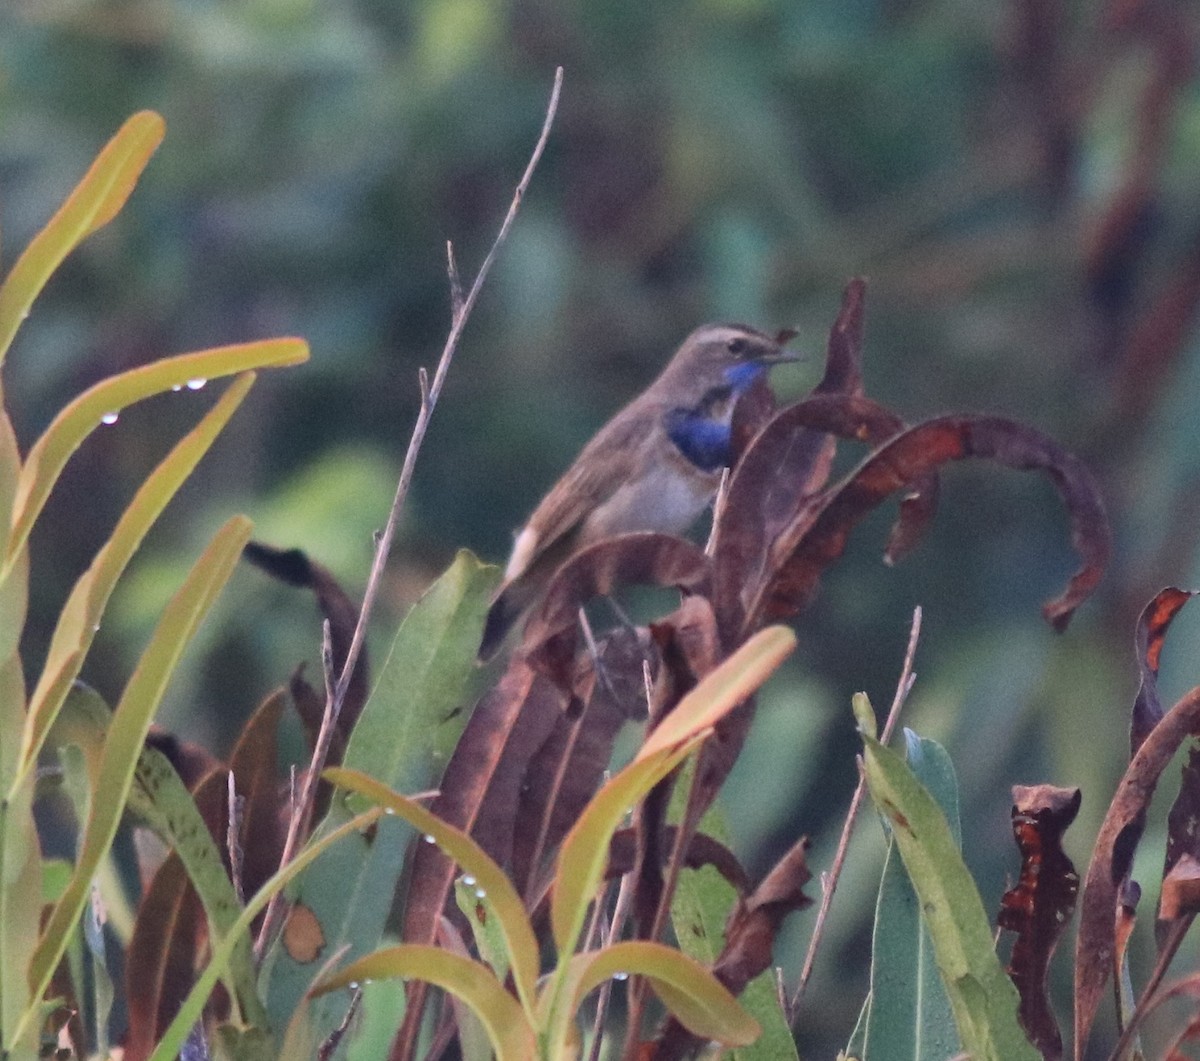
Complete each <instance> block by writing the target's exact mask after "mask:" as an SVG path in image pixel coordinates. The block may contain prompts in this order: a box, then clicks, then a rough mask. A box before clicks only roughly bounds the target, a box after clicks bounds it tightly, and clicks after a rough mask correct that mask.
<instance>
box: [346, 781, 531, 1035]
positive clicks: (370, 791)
mask: <svg viewBox="0 0 1200 1061" xmlns="http://www.w3.org/2000/svg"><path fill="white" fill-rule="evenodd" d="M325 777H326V778H327V779H328V780H329V781H331V782H332V783H333V784H335V785H337V786H339V787H340V788H344V789H346V790H348V791H350V792H355V793H357V794H358V795H360V796H363V797H365V798H366V799H368V800H370V801H371V802H372V803H375V804H377V805H378V806H380V807H383V808H384V809H385V811H386V812H387V813H389V814H394V815H396V816H397V817H400V818H403V819H404V820H405V821H406V822H408V823H409V824H410V825H412V826H413V828H415V829H417V830H418V831H419V832H421V833H422V834H423V835H424V836H425V837H432V838H433V840H434V841H435V842H436V843H437V845H438V847H440V848H441V849H442V850H443V851H444V852H445V853H446V854H447V855H448V856H449V857H450V858H452V859H454V861H455V862H457V863H458V864H459V865H460V866H461V867H462V868H463V870H464V872H466V873H469V874H470V875H471V876H473V877H474V878H475V880H476V882H477V887H479V888H480V889H482V890H483V892H484V894H485V895H486V896H487V897H488V898H489V900H490V903H491V909H492V913H493V914H494V915H495V920H496V922H497V927H498V930H499V935H500V936H501V937H503V944H504V948H505V950H506V951H507V956H508V960H509V963H510V964H511V967H512V975H513V983H514V985H515V986H516V989H517V997H518V998H520V999H521V1002H522V1004H523V1005H524V1006H525V1008H526V1010H527V1011H528V1012H530V1013H532V1012H533V1005H534V996H535V991H536V984H537V976H538V944H537V939H536V937H535V936H534V934H533V928H532V927H531V926H530V924H529V918H528V916H527V915H526V913H525V905H524V904H523V903H522V902H521V897H520V896H519V895H518V894H517V891H516V889H515V888H514V887H513V886H512V882H511V881H510V880H509V879H508V877H507V876H506V875H505V873H504V870H502V869H501V868H500V867H499V866H497V865H496V863H495V862H493V861H492V860H491V858H489V857H488V855H487V854H486V853H485V852H484V850H483V848H481V847H480V846H479V845H478V844H477V843H476V842H475V841H474V840H472V839H471V837H470V836H468V835H467V834H466V833H464V832H463V831H462V830H461V829H456V828H455V827H454V826H452V825H448V824H447V823H446V822H444V821H442V819H441V818H439V817H437V816H436V815H435V814H431V813H430V812H429V811H427V810H426V809H425V808H424V807H422V806H421V805H420V804H419V803H414V802H413V801H412V800H410V799H407V798H405V797H404V796H401V795H399V794H398V793H395V792H393V791H391V789H389V788H388V787H387V786H386V785H382V784H380V783H379V782H378V781H376V780H375V779H374V778H370V777H368V776H367V775H366V774H361V773H358V772H357V771H354V770H346V769H342V768H340V767H335V768H332V769H329V770H326V771H325Z"/></svg>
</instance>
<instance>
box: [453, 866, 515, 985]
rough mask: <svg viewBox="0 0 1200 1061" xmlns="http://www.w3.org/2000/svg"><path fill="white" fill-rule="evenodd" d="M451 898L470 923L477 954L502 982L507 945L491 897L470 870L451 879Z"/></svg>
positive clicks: (505, 976) (506, 968)
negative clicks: (452, 896) (452, 894)
mask: <svg viewBox="0 0 1200 1061" xmlns="http://www.w3.org/2000/svg"><path fill="white" fill-rule="evenodd" d="M454 902H455V904H456V905H457V906H458V908H459V910H461V911H462V915H463V917H465V918H466V919H467V924H469V925H470V926H471V934H472V935H473V936H474V937H475V949H476V950H478V951H479V957H481V958H482V959H483V960H484V961H485V962H487V964H488V966H489V967H490V968H491V970H492V973H493V974H494V975H495V977H496V979H497V980H499V981H500V982H501V983H504V981H505V980H506V979H507V978H508V964H509V963H508V945H507V944H506V943H505V939H504V932H503V930H502V927H501V924H500V918H499V917H498V916H497V915H496V910H495V907H494V906H493V904H492V897H491V896H490V895H489V894H488V893H487V892H486V891H485V890H484V889H483V888H481V887H480V886H479V881H477V880H476V879H475V878H474V877H473V876H471V874H469V873H463V874H462V875H460V876H459V877H458V878H457V879H456V880H455V881H454Z"/></svg>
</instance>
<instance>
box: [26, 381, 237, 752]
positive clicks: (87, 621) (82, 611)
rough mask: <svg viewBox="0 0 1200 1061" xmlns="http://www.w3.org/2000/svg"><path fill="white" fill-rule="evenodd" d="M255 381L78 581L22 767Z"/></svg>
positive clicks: (144, 493) (178, 453)
mask: <svg viewBox="0 0 1200 1061" xmlns="http://www.w3.org/2000/svg"><path fill="white" fill-rule="evenodd" d="M253 383H254V373H252V372H247V373H244V374H243V375H241V376H239V377H238V378H237V379H236V380H235V381H234V382H233V384H232V385H231V386H230V387H229V388H228V389H227V390H226V391H225V393H224V394H222V395H221V398H220V400H219V401H218V402H217V403H216V404H215V405H214V406H213V407H212V408H211V409H209V411H208V412H207V413H205V415H204V417H203V419H201V421H200V423H198V424H197V425H196V426H195V427H194V428H193V429H192V430H191V431H190V432H188V434H187V435H185V436H184V437H183V438H182V439H180V441H179V442H178V443H177V444H176V445H175V447H174V448H173V449H172V450H171V452H170V453H169V454H167V456H166V457H165V458H164V459H163V461H162V463H160V464H159V466H158V467H157V468H155V469H154V471H153V472H152V473H151V474H150V476H149V477H148V478H147V479H146V481H145V482H144V483H143V484H142V486H141V488H140V489H139V490H138V492H137V493H136V494H135V495H134V498H133V500H132V501H131V502H130V503H129V506H128V507H127V508H126V509H125V512H124V513H123V514H122V516H121V518H120V520H119V521H118V522H117V525H116V527H115V528H114V529H113V532H112V535H111V537H110V538H109V539H108V541H107V542H105V544H104V546H103V547H102V548H101V549H100V551H99V552H98V553H97V554H96V557H95V559H94V560H93V561H92V563H91V565H90V566H89V567H88V569H87V571H85V572H84V573H83V574H82V575H81V576H80V577H79V580H78V581H77V582H76V583H75V586H74V588H73V589H72V590H71V595H70V596H69V597H68V598H67V602H66V604H64V605H63V609H62V612H61V613H60V615H59V617H58V625H57V626H56V627H55V628H54V635H53V637H52V638H51V639H50V648H49V650H48V651H47V653H46V663H45V666H44V667H43V668H42V674H41V677H40V678H39V679H38V684H37V688H35V689H34V692H33V696H32V697H31V698H30V701H29V719H28V722H27V723H26V729H25V734H24V738H23V746H22V764H23V766H24V769H26V770H29V769H32V768H33V765H34V763H36V761H37V757H38V753H39V752H40V751H41V747H42V742H43V741H44V740H45V737H46V733H47V732H48V731H49V729H50V727H51V726H52V725H53V723H54V718H55V716H56V715H57V713H58V710H59V708H60V707H61V705H62V702H63V698H64V697H65V696H66V695H67V691H68V690H69V689H70V687H71V683H72V682H73V681H74V680H75V678H76V676H77V675H78V674H79V669H80V667H81V666H82V664H83V660H84V657H85V655H86V654H87V651H88V649H89V648H90V647H91V644H92V640H93V638H94V637H95V636H96V630H97V629H98V628H99V625H100V620H101V618H102V617H103V615H104V609H105V607H106V606H107V604H108V600H109V597H110V596H111V594H112V591H113V587H114V586H115V585H116V584H117V580H118V579H119V578H120V577H121V574H122V572H124V570H125V568H126V566H127V565H128V563H129V560H130V558H131V557H132V556H133V554H134V553H135V552H136V551H137V549H138V547H139V546H140V545H141V543H142V539H143V538H145V536H146V533H147V531H149V529H150V527H151V526H153V524H154V522H155V520H157V519H158V517H159V515H160V514H161V513H162V511H163V509H164V508H165V507H166V505H167V502H168V501H170V500H171V498H172V497H174V496H175V493H176V492H177V491H178V490H179V488H180V486H182V485H183V483H184V481H185V480H186V479H187V477H188V476H189V475H190V474H191V472H192V470H193V469H194V468H195V467H196V465H197V464H198V463H199V462H200V459H201V457H203V456H204V454H205V453H207V452H208V450H209V447H211V446H212V444H213V442H214V441H215V440H216V438H217V436H218V435H219V434H220V433H221V431H222V429H223V428H224V427H225V425H226V424H227V423H228V422H229V418H230V417H231V416H232V415H233V413H234V411H235V410H236V409H237V408H238V406H239V405H240V404H241V402H242V399H243V398H244V397H245V396H246V393H247V392H248V391H249V389H250V387H251V386H252V385H253Z"/></svg>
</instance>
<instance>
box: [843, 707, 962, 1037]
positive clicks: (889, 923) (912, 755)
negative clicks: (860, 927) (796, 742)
mask: <svg viewBox="0 0 1200 1061" xmlns="http://www.w3.org/2000/svg"><path fill="white" fill-rule="evenodd" d="M905 738H906V741H907V748H908V763H909V766H910V767H911V768H912V771H913V774H914V776H915V777H916V778H917V780H919V781H920V782H922V783H923V784H924V785H925V787H926V788H927V789H928V791H929V793H930V795H932V796H933V798H934V799H935V800H936V801H937V803H938V806H939V807H940V808H941V809H942V813H943V814H944V815H945V818H946V821H947V823H948V824H949V826H950V832H951V835H952V839H953V841H954V845H955V847H956V848H961V846H962V836H961V827H960V824H959V815H958V782H957V779H956V778H955V775H954V766H953V764H952V763H951V762H950V756H949V755H948V754H947V753H946V750H945V749H944V748H942V746H941V745H940V744H938V743H937V742H936V741H932V740H925V739H922V738H920V737H918V736H917V735H916V734H914V733H912V732H911V731H910V730H905ZM961 1050H962V1047H961V1045H960V1042H959V1037H958V1030H957V1027H956V1025H955V1022H954V1012H953V1009H952V1008H951V1006H950V1000H949V998H948V997H947V995H946V989H945V986H944V985H943V984H942V980H941V976H940V975H939V973H938V969H937V963H936V961H935V959H934V953H933V942H932V940H931V939H930V936H929V930H928V928H927V927H926V926H925V924H924V921H923V920H922V918H921V907H920V902H919V900H918V899H917V894H916V892H915V891H914V890H913V886H912V884H911V883H910V881H909V878H908V874H907V872H906V871H905V868H904V864H903V862H902V861H901V858H900V853H899V851H898V850H897V849H896V843H895V838H894V837H889V840H888V853H887V856H886V859H885V861H884V869H883V878H882V881H881V883H880V887H879V901H878V904H877V905H876V909H875V930H874V937H873V940H872V945H871V992H870V996H869V998H868V1002H867V1013H866V1017H865V1020H864V1023H863V1027H862V1039H861V1047H860V1054H861V1056H862V1057H864V1058H866V1061H927V1059H938V1058H950V1057H954V1056H956V1055H957V1054H959V1053H960V1052H961Z"/></svg>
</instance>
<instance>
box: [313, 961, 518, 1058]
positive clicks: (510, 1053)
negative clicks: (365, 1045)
mask: <svg viewBox="0 0 1200 1061" xmlns="http://www.w3.org/2000/svg"><path fill="white" fill-rule="evenodd" d="M385 977H403V978H405V979H418V980H424V981H426V982H427V983H431V984H434V985H435V986H437V987H440V988H441V989H442V990H443V991H449V992H450V993H451V994H454V995H456V996H458V997H459V998H461V999H462V1000H463V1001H464V1002H465V1003H466V1004H467V1005H468V1006H470V1007H471V1009H472V1010H473V1011H474V1012H475V1014H476V1015H477V1016H478V1017H479V1019H480V1021H481V1022H482V1023H483V1026H484V1028H485V1029H487V1033H488V1038H489V1039H490V1040H491V1042H492V1046H493V1047H494V1048H495V1050H496V1061H532V1059H534V1058H536V1057H538V1047H537V1037H536V1035H535V1033H534V1030H533V1026H532V1025H531V1024H530V1023H529V1020H528V1019H527V1018H526V1016H525V1014H524V1013H523V1012H522V1010H521V1007H520V1005H519V1004H518V1003H517V1000H516V999H515V998H513V996H512V995H510V994H509V993H508V992H507V991H505V990H504V988H503V986H502V985H501V984H500V982H499V981H498V980H497V979H496V978H495V977H494V976H493V975H492V971H491V970H490V969H489V968H488V967H487V966H486V965H482V964H480V963H479V962H477V961H472V960H471V959H470V958H464V957H462V956H461V955H458V954H451V953H450V952H449V951H446V950H443V949H441V948H440V947H430V946H427V945H425V944H420V943H402V944H400V945H399V946H397V947H388V948H386V949H384V950H379V951H376V952H375V953H374V954H368V955H367V956H366V957H365V958H359V959H358V961H356V962H353V963H352V964H351V965H348V966H347V967H346V968H345V969H343V970H342V971H341V972H340V973H338V974H337V975H336V976H331V977H330V978H329V979H327V980H324V981H322V982H321V983H320V984H318V985H317V986H316V987H315V988H314V989H313V993H314V994H318V995H323V994H327V993H328V992H330V991H334V990H336V989H337V988H339V987H345V986H347V985H349V984H357V983H361V982H362V981H364V980H380V979H383V978H385Z"/></svg>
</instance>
